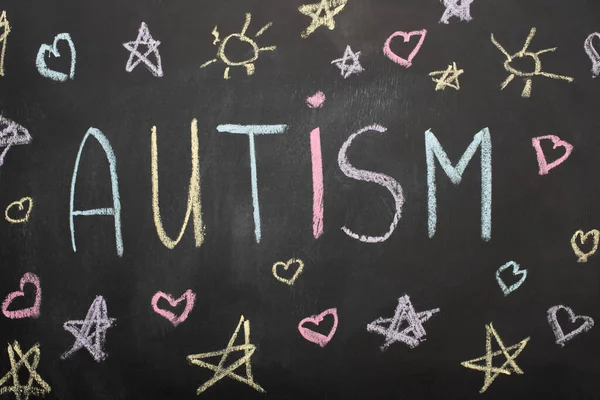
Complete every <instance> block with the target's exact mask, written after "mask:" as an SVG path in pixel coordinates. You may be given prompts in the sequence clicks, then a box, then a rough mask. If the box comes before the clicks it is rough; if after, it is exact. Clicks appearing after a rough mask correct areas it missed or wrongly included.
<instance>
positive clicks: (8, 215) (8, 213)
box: [4, 197, 33, 224]
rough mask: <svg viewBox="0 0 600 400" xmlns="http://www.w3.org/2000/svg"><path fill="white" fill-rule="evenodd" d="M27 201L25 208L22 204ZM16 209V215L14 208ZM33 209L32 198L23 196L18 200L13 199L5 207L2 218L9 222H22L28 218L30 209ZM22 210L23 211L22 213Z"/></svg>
mask: <svg viewBox="0 0 600 400" xmlns="http://www.w3.org/2000/svg"><path fill="white" fill-rule="evenodd" d="M25 203H27V208H25V206H24V204H25ZM15 208H16V209H17V210H18V211H16V215H15V211H13V210H14V209H15ZM32 209H33V199H32V198H31V197H23V198H22V199H20V200H17V201H13V202H12V203H10V204H9V205H8V207H6V210H5V211H4V219H6V220H7V221H8V222H9V223H11V224H22V223H24V222H27V221H28V220H29V216H30V215H31V210H32ZM23 212H24V213H23Z"/></svg>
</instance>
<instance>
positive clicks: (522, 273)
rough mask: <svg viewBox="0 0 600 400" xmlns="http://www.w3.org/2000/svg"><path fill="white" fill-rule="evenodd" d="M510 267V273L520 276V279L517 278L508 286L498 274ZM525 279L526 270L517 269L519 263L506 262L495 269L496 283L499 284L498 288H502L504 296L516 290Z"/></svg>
mask: <svg viewBox="0 0 600 400" xmlns="http://www.w3.org/2000/svg"><path fill="white" fill-rule="evenodd" d="M510 267H512V274H513V275H514V276H521V279H519V280H518V281H517V282H515V283H513V284H512V285H510V286H506V284H505V283H504V281H503V280H502V278H501V277H500V274H501V273H502V271H504V270H506V269H508V268H510ZM525 279H527V270H526V269H519V264H517V263H516V262H514V261H509V262H507V263H506V264H504V265H503V266H501V267H500V268H498V270H497V271H496V281H497V282H498V285H499V286H500V289H502V292H503V293H504V295H505V296H508V295H509V294H511V293H512V292H514V291H515V290H517V289H518V288H519V286H521V285H522V284H523V282H525Z"/></svg>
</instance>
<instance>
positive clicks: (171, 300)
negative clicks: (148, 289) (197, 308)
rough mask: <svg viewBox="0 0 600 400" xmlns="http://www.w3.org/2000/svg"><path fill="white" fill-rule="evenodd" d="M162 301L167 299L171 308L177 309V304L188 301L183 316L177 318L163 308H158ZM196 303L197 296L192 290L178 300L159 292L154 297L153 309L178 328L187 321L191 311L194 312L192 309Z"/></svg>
mask: <svg viewBox="0 0 600 400" xmlns="http://www.w3.org/2000/svg"><path fill="white" fill-rule="evenodd" d="M160 299H165V300H166V301H168V302H169V305H170V306H171V307H175V306H176V305H177V304H179V303H181V302H182V301H184V300H185V301H186V305H185V308H184V309H183V312H182V313H181V315H179V316H176V315H175V314H173V313H172V312H171V311H167V310H163V309H162V308H159V307H158V300H160ZM195 301H196V294H194V292H192V291H191V290H190V289H188V290H186V292H185V293H184V294H182V295H181V297H179V298H178V299H174V298H173V296H171V295H170V294H168V293H164V292H161V291H158V292H156V293H155V294H154V296H152V309H153V310H154V312H155V313H157V314H158V315H160V316H161V317H164V318H166V319H167V320H169V322H171V323H172V324H173V326H177V325H179V324H180V323H182V322H183V321H185V320H186V319H187V317H188V314H189V313H190V311H192V308H194V303H195Z"/></svg>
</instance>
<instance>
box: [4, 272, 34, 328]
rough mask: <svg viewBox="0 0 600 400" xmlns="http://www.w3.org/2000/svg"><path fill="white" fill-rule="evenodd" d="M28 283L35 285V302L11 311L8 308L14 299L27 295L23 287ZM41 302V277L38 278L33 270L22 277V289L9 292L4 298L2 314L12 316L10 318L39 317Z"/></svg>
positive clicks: (7, 316)
mask: <svg viewBox="0 0 600 400" xmlns="http://www.w3.org/2000/svg"><path fill="white" fill-rule="evenodd" d="M26 283H31V284H32V285H34V286H35V302H34V303H33V306H31V307H29V308H25V309H22V310H12V311H10V310H9V309H8V307H10V304H11V303H12V302H13V300H14V299H16V298H18V297H24V296H25V292H23V287H24V286H25V284H26ZM41 304H42V288H41V286H40V278H38V276H37V275H35V274H33V273H31V272H27V273H26V274H25V275H23V277H22V278H21V282H20V290H17V291H15V292H12V293H9V294H8V296H6V299H4V301H3V302H2V314H4V316H5V317H6V318H10V319H22V318H37V317H39V316H40V305H41Z"/></svg>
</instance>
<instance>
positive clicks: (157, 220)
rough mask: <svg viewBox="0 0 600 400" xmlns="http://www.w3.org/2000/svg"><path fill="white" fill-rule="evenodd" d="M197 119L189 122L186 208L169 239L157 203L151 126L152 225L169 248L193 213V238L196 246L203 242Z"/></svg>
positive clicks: (154, 141)
mask: <svg viewBox="0 0 600 400" xmlns="http://www.w3.org/2000/svg"><path fill="white" fill-rule="evenodd" d="M198 147H199V146H198V121H197V120H196V119H193V120H192V123H191V152H192V175H191V177H190V185H189V188H188V200H187V210H186V212H185V217H184V219H183V225H182V226H181V230H180V231H179V235H178V236H177V238H176V239H174V240H173V239H171V238H170V237H169V235H167V232H166V231H165V228H164V226H163V223H162V218H161V216H160V204H159V198H160V193H159V186H158V144H157V135H156V126H153V127H152V140H151V145H150V154H151V158H152V166H151V176H152V213H153V216H154V226H155V227H156V233H157V234H158V237H159V239H160V241H161V242H162V243H163V244H164V245H165V246H166V247H167V248H169V249H173V248H174V247H175V246H177V244H178V243H179V242H180V241H181V238H182V237H183V234H184V233H185V229H186V228H187V226H188V222H189V220H190V215H192V214H193V220H192V224H193V225H194V240H195V245H196V247H200V246H201V245H202V243H203V242H204V231H205V228H204V224H203V223H202V206H201V199H200V162H199V160H198Z"/></svg>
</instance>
